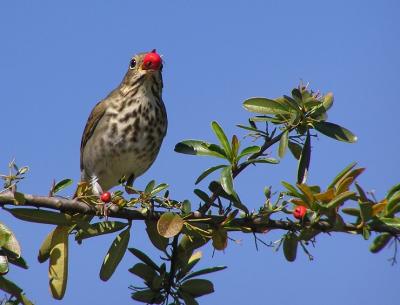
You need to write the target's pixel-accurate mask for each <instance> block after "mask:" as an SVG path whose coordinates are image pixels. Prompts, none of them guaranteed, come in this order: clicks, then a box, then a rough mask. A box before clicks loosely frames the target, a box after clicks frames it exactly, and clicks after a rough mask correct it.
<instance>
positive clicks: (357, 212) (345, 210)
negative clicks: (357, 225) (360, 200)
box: [341, 208, 361, 217]
mask: <svg viewBox="0 0 400 305" xmlns="http://www.w3.org/2000/svg"><path fill="white" fill-rule="evenodd" d="M341 211H342V212H343V213H345V214H347V215H351V216H356V217H361V214H360V210H359V209H356V208H343V209H342V210H341Z"/></svg>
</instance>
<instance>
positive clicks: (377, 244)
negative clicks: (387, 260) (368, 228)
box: [369, 233, 393, 253]
mask: <svg viewBox="0 0 400 305" xmlns="http://www.w3.org/2000/svg"><path fill="white" fill-rule="evenodd" d="M392 237H393V236H392V234H390V233H382V234H381V235H378V236H377V237H375V239H374V241H373V242H372V244H371V246H370V247H369V250H370V251H371V252H372V253H378V252H379V251H381V250H382V249H383V248H385V246H386V245H387V244H388V243H389V241H390V240H391V239H392Z"/></svg>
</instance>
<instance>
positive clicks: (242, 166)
mask: <svg viewBox="0 0 400 305" xmlns="http://www.w3.org/2000/svg"><path fill="white" fill-rule="evenodd" d="M292 129H293V128H290V129H289V131H291V130H292ZM282 134H283V132H282V133H281V134H279V135H277V136H276V137H274V138H272V139H270V138H266V139H265V142H264V144H263V145H262V146H261V148H260V151H259V152H257V153H254V154H252V155H251V156H250V157H249V158H248V159H249V160H251V159H257V158H258V157H260V156H261V155H262V154H263V153H264V152H265V151H266V150H267V149H268V148H270V147H271V146H272V145H274V144H275V143H277V142H279V140H280V139H281V137H282ZM249 165H250V163H242V164H240V165H239V166H238V167H237V168H235V169H234V170H233V171H232V177H233V179H235V178H236V177H237V176H238V175H239V174H240V173H241V172H242V171H243V170H244V169H245V168H246V167H248V166H249ZM221 191H222V188H221V187H219V188H218V189H217V190H216V191H215V192H213V194H212V195H211V197H210V201H209V202H207V203H206V204H204V205H203V206H202V207H201V208H200V209H199V212H200V213H201V214H203V215H205V214H206V213H207V211H208V210H209V209H210V207H211V205H212V204H213V203H214V202H215V200H216V199H217V197H218V194H219V193H220V192H221Z"/></svg>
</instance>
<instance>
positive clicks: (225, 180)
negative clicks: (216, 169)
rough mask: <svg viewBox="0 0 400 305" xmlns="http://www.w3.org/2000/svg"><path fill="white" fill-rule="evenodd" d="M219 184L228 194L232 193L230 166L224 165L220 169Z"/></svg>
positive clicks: (233, 192)
mask: <svg viewBox="0 0 400 305" xmlns="http://www.w3.org/2000/svg"><path fill="white" fill-rule="evenodd" d="M221 186H222V188H223V189H224V191H225V192H226V193H227V194H228V195H234V194H235V191H234V189H233V177H232V167H231V166H226V167H225V168H224V169H223V170H222V171H221Z"/></svg>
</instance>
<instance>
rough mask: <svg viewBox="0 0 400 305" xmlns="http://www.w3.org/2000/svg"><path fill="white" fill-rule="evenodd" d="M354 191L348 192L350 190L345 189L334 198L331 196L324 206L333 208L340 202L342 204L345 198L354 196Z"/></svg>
mask: <svg viewBox="0 0 400 305" xmlns="http://www.w3.org/2000/svg"><path fill="white" fill-rule="evenodd" d="M355 194H356V193H354V192H350V191H346V192H343V193H341V194H340V195H338V196H336V197H335V198H333V199H332V200H331V201H330V202H329V203H328V204H327V205H326V207H327V208H328V209H333V208H337V207H338V206H340V205H341V204H343V202H345V201H346V200H348V199H350V198H352V197H354V195H355Z"/></svg>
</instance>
